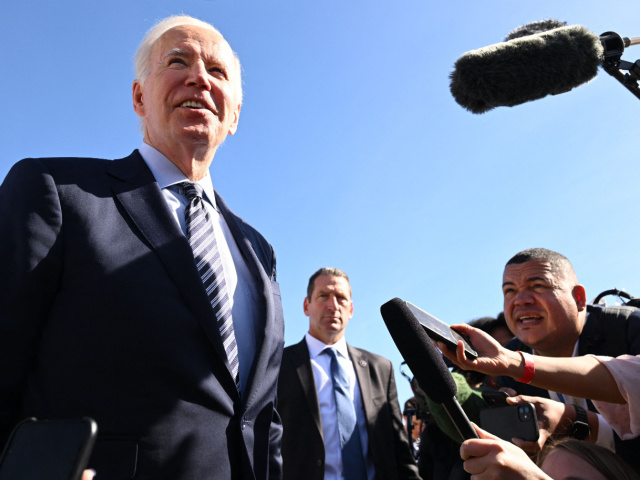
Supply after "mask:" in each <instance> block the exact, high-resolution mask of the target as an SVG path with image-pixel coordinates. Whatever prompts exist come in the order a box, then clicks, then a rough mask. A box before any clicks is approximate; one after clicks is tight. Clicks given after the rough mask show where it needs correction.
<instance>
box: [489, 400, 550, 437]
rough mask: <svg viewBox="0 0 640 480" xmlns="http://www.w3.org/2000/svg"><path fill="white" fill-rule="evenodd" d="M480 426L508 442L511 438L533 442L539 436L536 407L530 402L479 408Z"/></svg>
mask: <svg viewBox="0 0 640 480" xmlns="http://www.w3.org/2000/svg"><path fill="white" fill-rule="evenodd" d="M480 426H481V427H482V428H483V429H485V430H486V431H487V432H489V433H493V434H494V435H495V436H496V437H500V438H501V439H503V440H507V441H509V442H510V441H511V439H512V438H521V439H523V440H527V441H529V442H535V441H536V440H538V437H539V436H540V431H539V429H538V417H537V415H536V409H535V407H534V406H533V404H531V403H519V404H517V405H507V406H506V407H496V408H485V409H484V410H480Z"/></svg>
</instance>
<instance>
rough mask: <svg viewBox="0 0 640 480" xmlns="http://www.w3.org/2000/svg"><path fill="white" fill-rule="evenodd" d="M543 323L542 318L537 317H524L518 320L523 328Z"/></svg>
mask: <svg viewBox="0 0 640 480" xmlns="http://www.w3.org/2000/svg"><path fill="white" fill-rule="evenodd" d="M541 321H542V317H540V316H536V315H523V316H522V317H519V318H518V323H519V324H520V326H521V327H522V328H526V327H532V326H534V325H537V324H539V323H540V322H541Z"/></svg>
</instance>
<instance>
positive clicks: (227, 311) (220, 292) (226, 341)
mask: <svg viewBox="0 0 640 480" xmlns="http://www.w3.org/2000/svg"><path fill="white" fill-rule="evenodd" d="M178 186H179V187H180V188H181V189H182V192H183V193H184V195H186V197H187V200H188V201H189V204H188V205H187V208H186V209H185V212H184V218H185V220H186V225H187V240H189V245H191V249H192V250H193V256H194V258H195V261H196V267H197V268H198V273H199V274H200V278H201V279H202V283H203V285H204V288H205V290H206V291H207V296H208V297H209V302H210V303H211V307H212V308H213V312H214V313H215V315H216V319H217V321H218V329H219V330H220V337H221V338H222V344H223V345H224V350H225V352H226V353H227V361H228V362H229V367H230V369H231V374H232V375H233V378H234V379H235V381H236V383H237V382H238V367H239V361H238V344H237V343H236V334H235V332H234V330H233V319H232V318H231V302H230V301H229V294H228V292H227V283H226V282H225V280H224V272H223V270H222V259H221V258H220V252H218V245H217V243H216V237H215V235H214V233H213V222H212V221H211V218H209V214H208V213H207V210H206V209H205V207H204V200H203V199H202V187H201V186H200V185H198V184H197V183H191V182H182V183H179V184H178Z"/></svg>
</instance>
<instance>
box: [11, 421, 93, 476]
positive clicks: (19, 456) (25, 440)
mask: <svg viewBox="0 0 640 480" xmlns="http://www.w3.org/2000/svg"><path fill="white" fill-rule="evenodd" d="M97 433H98V426H97V424H96V422H95V421H94V420H92V419H90V418H87V417H85V418H81V419H74V420H36V419H35V418H27V419H26V420H23V421H22V422H20V423H19V424H18V425H17V426H16V427H15V428H14V429H13V432H12V433H11V437H10V438H9V441H8V442H7V445H6V446H5V448H4V451H3V452H2V458H0V480H80V478H81V476H82V472H83V471H84V469H85V468H86V466H87V463H88V461H89V457H90V456H91V451H92V450H93V445H94V443H95V440H96V435H97Z"/></svg>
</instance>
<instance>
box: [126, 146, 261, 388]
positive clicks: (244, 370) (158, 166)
mask: <svg viewBox="0 0 640 480" xmlns="http://www.w3.org/2000/svg"><path fill="white" fill-rule="evenodd" d="M139 152H140V155H142V158H143V159H144V161H145V163H146V164H147V166H148V167H149V169H150V170H151V173H153V176H154V177H155V179H156V181H157V182H158V186H159V187H160V188H161V189H162V193H163V195H164V199H165V200H166V202H167V205H168V206H169V210H171V213H172V214H173V217H174V218H175V220H176V223H177V224H178V225H179V226H180V229H181V230H182V233H184V234H185V235H186V234H187V227H186V222H185V218H184V212H185V208H186V205H187V198H186V196H184V195H181V194H179V193H176V192H175V191H173V190H171V189H170V188H168V187H170V186H172V185H175V184H176V183H180V182H184V181H190V180H189V179H188V178H187V177H186V175H185V174H184V173H182V171H181V170H180V169H179V168H178V167H177V166H176V165H175V164H174V163H173V162H171V160H169V159H168V158H167V157H165V156H164V155H163V154H162V153H160V152H159V151H158V150H156V149H155V148H153V147H152V146H150V145H148V144H146V143H143V144H142V146H141V147H140V149H139ZM196 183H198V185H200V186H201V187H202V189H203V191H204V193H203V199H204V200H205V201H204V205H205V208H206V209H207V213H208V214H209V216H210V218H211V220H212V222H213V230H214V235H215V237H216V243H217V245H218V251H219V252H220V257H221V259H222V268H223V271H224V279H225V282H226V284H227V291H228V294H229V300H230V302H231V317H232V318H233V328H234V332H235V336H236V342H237V344H238V358H239V373H238V376H239V383H238V387H239V389H240V391H241V392H245V391H246V388H245V387H246V384H247V379H248V377H249V372H250V371H251V365H252V364H253V358H254V356H255V353H256V335H257V332H256V330H257V329H259V328H260V326H261V325H260V321H259V316H258V313H259V312H258V310H259V309H258V307H257V306H258V305H259V297H258V288H257V285H256V280H255V278H254V277H253V275H252V274H251V272H250V271H249V268H248V267H247V264H246V262H245V260H244V257H243V256H242V254H241V253H240V250H239V248H238V245H237V244H236V242H235V240H234V238H233V235H231V231H230V230H229V227H228V226H227V222H226V221H225V220H224V217H223V216H222V215H220V213H219V211H218V208H217V206H216V201H215V195H214V191H213V184H212V182H211V176H210V175H209V174H208V173H207V176H206V177H204V178H203V179H202V180H199V181H198V182H196Z"/></svg>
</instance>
